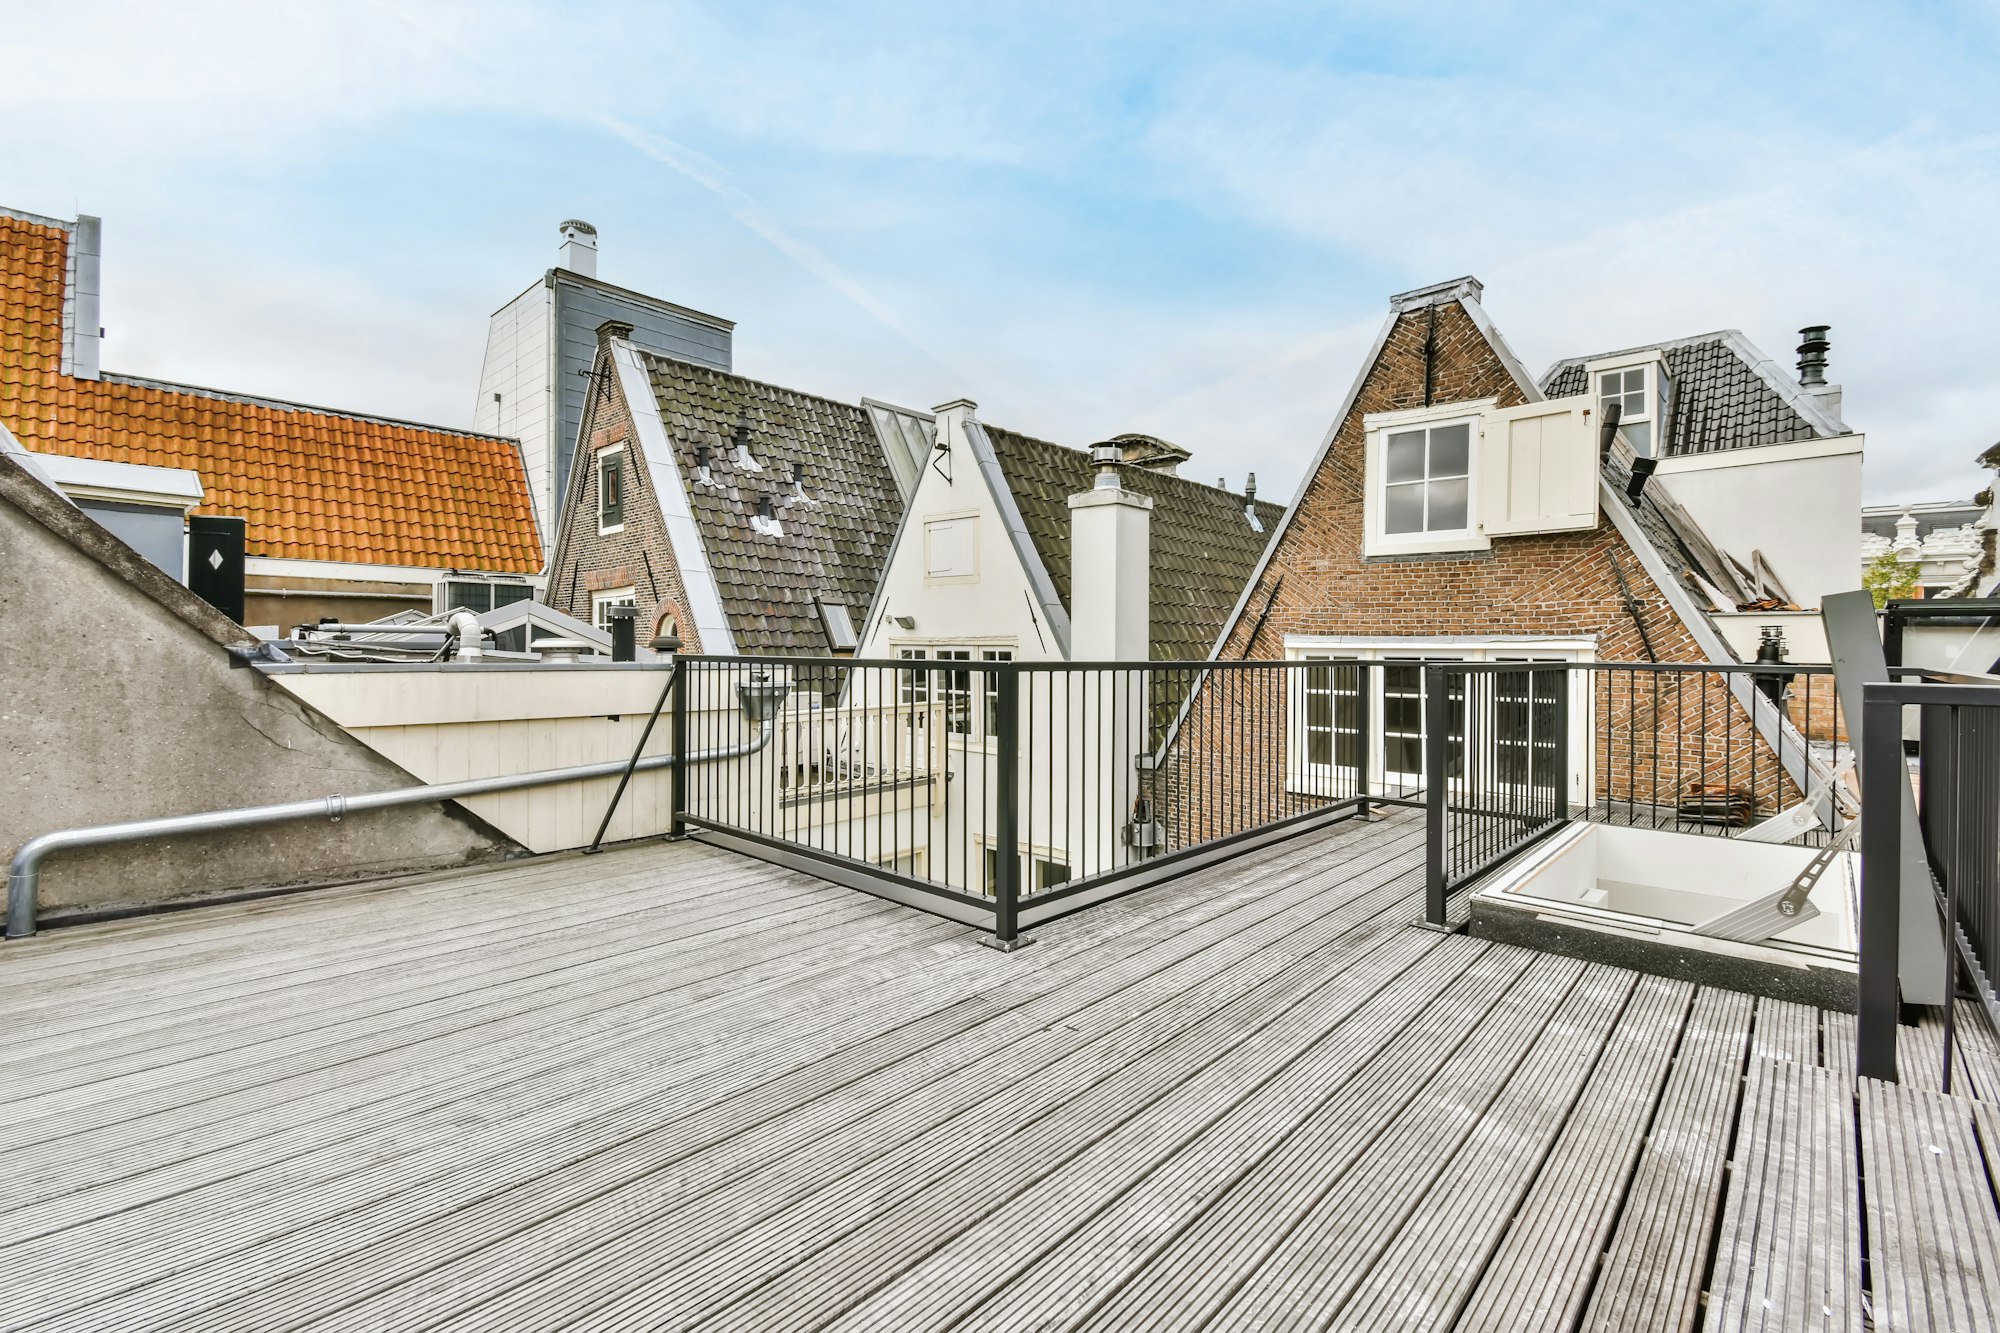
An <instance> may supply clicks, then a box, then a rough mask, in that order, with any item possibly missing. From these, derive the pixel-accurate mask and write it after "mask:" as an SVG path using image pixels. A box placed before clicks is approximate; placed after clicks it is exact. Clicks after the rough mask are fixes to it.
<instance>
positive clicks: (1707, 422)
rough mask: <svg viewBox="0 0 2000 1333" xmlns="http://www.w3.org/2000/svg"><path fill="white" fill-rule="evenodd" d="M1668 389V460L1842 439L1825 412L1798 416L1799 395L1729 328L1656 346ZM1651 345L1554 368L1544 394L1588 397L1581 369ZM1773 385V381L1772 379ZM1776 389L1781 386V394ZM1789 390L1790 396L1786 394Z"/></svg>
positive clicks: (1544, 379) (1582, 358) (1569, 361)
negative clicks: (1670, 388)
mask: <svg viewBox="0 0 2000 1333" xmlns="http://www.w3.org/2000/svg"><path fill="white" fill-rule="evenodd" d="M1654 346H1656V347H1657V348H1658V350H1659V352H1660V355H1661V359H1662V360H1663V361H1664V362H1665V363H1666V368H1667V376H1668V378H1669V379H1670V380H1671V381H1672V383H1673V403H1672V407H1671V409H1670V410H1671V414H1672V417H1673V420H1672V421H1671V422H1669V423H1668V427H1667V430H1666V432H1665V440H1666V448H1665V450H1664V451H1663V453H1664V455H1665V456H1668V457H1672V456H1674V455H1676V454H1700V453H1712V452H1715V451H1717V450H1721V449H1747V448H1750V447H1752V446H1754V445H1760V444H1784V443H1786V442H1788V441H1791V440H1811V439H1819V438H1824V437H1828V436H1832V435H1837V434H1840V433H1841V432H1840V431H1838V430H1831V429H1827V428H1826V427H1827V426H1838V425H1839V424H1840V423H1839V422H1837V421H1834V420H1832V419H1831V418H1830V417H1828V416H1826V414H1824V413H1823V412H1822V413H1819V419H1818V420H1815V419H1813V416H1812V415H1811V414H1812V413H1813V412H1814V410H1815V409H1814V408H1812V407H1810V406H1808V407H1807V408H1806V409H1805V410H1803V411H1802V410H1801V409H1800V407H1799V406H1798V405H1797V400H1799V399H1802V398H1803V397H1804V395H1803V393H1802V392H1801V391H1798V390H1797V389H1796V386H1793V385H1791V383H1790V381H1789V380H1788V379H1786V378H1785V377H1784V374H1783V372H1782V371H1778V370H1777V369H1776V368H1775V367H1774V366H1773V365H1772V363H1771V361H1770V359H1769V358H1767V357H1765V356H1764V355H1763V353H1761V352H1759V351H1758V350H1757V348H1756V347H1755V346H1754V345H1753V344H1752V343H1751V342H1750V341H1749V340H1748V339H1747V338H1745V337H1744V336H1743V335H1742V334H1740V333H1738V332H1736V331H1735V330H1734V329H1725V330H1722V331H1721V332H1717V333H1703V334H1699V335H1697V336H1695V337H1692V338H1680V339H1676V340H1675V341H1673V342H1666V343H1658V344H1655V345H1654ZM1651 350H1653V348H1652V347H1628V348H1625V349H1622V350H1621V351H1617V352H1599V353H1597V354H1596V355H1593V356H1578V357H1570V358H1567V359H1565V360H1562V361H1558V362H1556V364H1555V365H1553V366H1551V367H1550V368H1549V371H1548V373H1547V374H1546V375H1544V376H1542V392H1543V393H1545V394H1547V395H1548V396H1549V397H1551V398H1567V397H1569V396H1571V395H1573V394H1579V393H1587V392H1589V391H1590V388H1591V386H1590V381H1589V377H1588V376H1587V374H1586V373H1585V369H1584V368H1585V366H1586V364H1587V363H1589V362H1591V361H1598V360H1602V359H1604V358H1606V357H1612V356H1623V355H1625V354H1626V353H1628V352H1644V351H1651ZM1774 379H1775V380H1777V381H1778V383H1774V382H1773V381H1774ZM1779 384H1783V385H1784V386H1785V388H1783V389H1781V388H1780V387H1779ZM1786 390H1791V392H1789V393H1788V392H1787V391H1786Z"/></svg>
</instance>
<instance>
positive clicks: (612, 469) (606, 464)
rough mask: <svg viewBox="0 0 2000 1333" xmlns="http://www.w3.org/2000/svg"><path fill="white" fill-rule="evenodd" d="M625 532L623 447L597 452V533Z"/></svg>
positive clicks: (607, 534) (605, 534) (616, 446)
mask: <svg viewBox="0 0 2000 1333" xmlns="http://www.w3.org/2000/svg"><path fill="white" fill-rule="evenodd" d="M624 530H625V446H623V445H619V444H614V445H612V446H611V447H610V448H608V449H600V450H598V451H597V531H598V534H599V535H600V536H609V535H610V534H611V533H614V532H623V531H624Z"/></svg>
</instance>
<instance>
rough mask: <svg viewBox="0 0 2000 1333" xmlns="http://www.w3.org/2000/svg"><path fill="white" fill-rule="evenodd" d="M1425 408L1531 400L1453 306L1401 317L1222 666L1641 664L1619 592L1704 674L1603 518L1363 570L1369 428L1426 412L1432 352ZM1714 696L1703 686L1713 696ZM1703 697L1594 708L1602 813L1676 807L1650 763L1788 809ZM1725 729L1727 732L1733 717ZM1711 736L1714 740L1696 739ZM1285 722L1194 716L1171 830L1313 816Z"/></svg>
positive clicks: (1642, 651) (1723, 710) (1750, 746)
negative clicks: (1751, 789)
mask: <svg viewBox="0 0 2000 1333" xmlns="http://www.w3.org/2000/svg"><path fill="white" fill-rule="evenodd" d="M1427 342H1432V343H1433V345H1434V346H1435V349H1436V351H1435V358H1434V360H1433V361H1432V364H1431V366H1430V382H1431V386H1432V397H1431V401H1432V402H1434V403H1449V402H1458V401H1469V400H1474V399H1479V398H1489V397H1490V398H1497V399H1499V401H1500V404H1501V405H1502V406H1512V405H1515V404H1518V403H1521V402H1523V401H1525V398H1526V396H1525V395H1524V394H1523V393H1522V391H1521V389H1520V386H1519V385H1518V384H1516V382H1515V381H1514V378H1513V376H1512V375H1511V374H1510V373H1509V372H1508V370H1507V367H1506V365H1505V363H1504V362H1503V361H1502V360H1501V358H1500V356H1499V355H1498V354H1497V353H1496V352H1495V350H1494V349H1493V347H1492V346H1491V345H1490V344H1489V343H1488V342H1487V340H1486V338H1485V336H1484V334H1482V333H1481V331H1480V329H1479V326H1478V325H1477V324H1476V323H1475V322H1474V321H1473V319H1472V318H1471V316H1470V315H1468V314H1467V313H1466V311H1465V309H1464V307H1463V306H1461V305H1460V304H1459V303H1458V302H1457V301H1448V302H1445V303H1443V304H1440V305H1436V306H1432V307H1424V308H1419V309H1415V310H1410V311H1406V312H1404V313H1403V314H1401V315H1400V316H1399V317H1398V318H1397V319H1396V322H1395V324H1394V326H1393V327H1392V328H1391V329H1390V332H1389V335H1388V337H1387V340H1386V341H1385V343H1384V345H1383V348H1382V352H1381V354H1380V356H1379V357H1378V358H1377V359H1376V362H1375V364H1374V366H1373V367H1372V368H1371V369H1370V371H1369V372H1368V375H1367V377H1366V379H1365V381H1364V382H1363V384H1362V385H1361V388H1360V390H1359V392H1358V393H1357V395H1356V398H1355V402H1354V405H1353V407H1352V409H1351V410H1350V411H1349V413H1348V415H1347V418H1346V419H1345V420H1344V421H1342V422H1341V423H1340V426H1339V428H1338V430H1337V432H1336V433H1335V435H1334V438H1333V442H1332V445H1331V447H1330V448H1329V449H1328V451H1327V455H1326V458H1325V459H1324V461H1323V462H1322V464H1321V466H1320V468H1319V471H1318V472H1317V473H1316V474H1315V475H1314V476H1313V477H1312V478H1311V480H1310V483H1309V485H1308V486H1307V488H1306V490H1305V492H1304V494H1303V496H1302V497H1301V499H1300V502H1299V505H1298V509H1297V512H1296V513H1294V514H1293V516H1292V518H1291V521H1290V524H1289V526H1288V527H1287V528H1286V530H1285V532H1284V535H1283V537H1282V538H1281V539H1280V542H1279V545H1278V547H1277V548H1276V550H1274V552H1273V553H1272V557H1271V560H1270V563H1269V565H1268V566H1267V568H1266V569H1265V570H1264V572H1263V574H1262V576H1261V578H1260V579H1259V581H1258V584H1257V586H1256V587H1254V588H1253V589H1252V590H1251V595H1250V597H1249V598H1248V600H1247V601H1246V603H1245V611H1244V614H1243V615H1242V617H1241V618H1240V619H1239V621H1238V622H1237V624H1236V625H1235V626H1234V627H1233V629H1232V631H1231V632H1230V634H1229V637H1228V639H1227V641H1226V643H1225V645H1224V648H1223V651H1222V653H1221V656H1223V657H1225V658H1249V659H1257V658H1266V659H1277V658H1282V657H1283V656H1284V640H1285V636H1286V635H1287V634H1340V635H1360V636H1371V637H1373V636H1380V637H1385V638H1389V637H1406V636H1420V635H1435V636H1446V635H1475V634H1528V635H1564V636H1578V635H1594V636H1596V639H1597V645H1598V646H1597V656H1598V659H1599V660H1600V661H1613V662H1641V661H1646V660H1648V657H1649V653H1648V651H1647V648H1646V644H1645V642H1644V639H1642V636H1641V634H1640V631H1639V627H1638V625H1637V624H1636V623H1635V621H1634V618H1633V616H1632V614H1631V612H1630V610H1628V608H1627V606H1626V600H1625V596H1624V591H1623V590H1622V589H1621V588H1620V586H1619V574H1620V573H1621V572H1622V574H1623V576H1624V580H1625V583H1626V586H1627V587H1629V588H1630V590H1631V593H1632V596H1633V599H1634V600H1635V601H1636V602H1637V603H1638V607H1639V614H1640V616H1641V617H1642V618H1643V620H1644V622H1645V628H1646V636H1647V637H1649V638H1650V640H1651V644H1652V653H1651V654H1650V656H1652V657H1653V658H1654V659H1656V660H1659V661H1663V662H1682V663H1699V662H1703V661H1705V657H1704V654H1703V653H1702V651H1701V649H1700V647H1699V646H1698V645H1697V644H1696V642H1695V640H1694V638H1693V636H1692V635H1691V634H1690V633H1689V632H1688V630H1687V628H1686V627H1685V626H1684V625H1683V624H1682V622H1681V620H1680V618H1679V616H1678V615H1677V614H1676V613H1675V612H1674V611H1673V609H1672V608H1671V606H1670V605H1669V603H1668V601H1667V598H1666V595H1665V593H1664V592H1663V591H1662V590H1661V589H1660V588H1659V587H1658V586H1656V585H1655V584H1654V583H1653V582H1652V580H1651V579H1650V578H1649V577H1648V575H1647V573H1646V571H1645V568H1644V566H1643V565H1642V564H1641V563H1640V561H1639V558H1638V557H1637V555H1635V554H1634V552H1633V551H1632V549H1631V548H1630V547H1629V546H1628V545H1627V543H1626V542H1625V540H1624V538H1623V537H1622V536H1620V534H1619V532H1618V530H1617V528H1616V527H1615V526H1614V525H1613V524H1612V523H1611V521H1610V519H1609V518H1608V517H1607V518H1605V519H1602V520H1600V522H1599V523H1598V526H1597V528H1596V529H1595V530H1593V531H1590V532H1569V533H1546V534H1535V535H1529V536H1521V537H1499V538H1495V539H1494V542H1493V547H1492V549H1491V550H1490V551H1482V552H1474V553H1462V554H1441V555H1426V556H1417V557H1410V556H1403V557H1391V558H1382V557H1376V558H1372V559H1371V558H1368V557H1365V556H1364V555H1363V554H1362V541H1363V504H1364V501H1365V494H1364V476H1365V465H1364V448H1365V436H1366V431H1365V429H1364V426H1363V417H1364V416H1365V415H1366V414H1368V413H1371V412H1388V411H1395V410H1400V409H1406V408H1413V407H1422V406H1424V405H1425V378H1426V377H1425V370H1426V365H1425V362H1426V344H1427ZM1703 682H1705V683H1703ZM1704 692H1706V693H1707V694H1708V695H1709V696H1712V697H1711V698H1710V703H1711V704H1712V705H1713V706H1712V708H1711V709H1710V710H1709V711H1708V712H1707V713H1703V712H1702V710H1701V709H1699V708H1697V707H1693V706H1692V705H1691V706H1690V707H1689V708H1688V709H1686V710H1684V711H1681V712H1676V713H1672V714H1668V713H1666V712H1664V711H1657V712H1656V711H1655V710H1654V708H1653V706H1652V700H1651V697H1650V694H1649V693H1644V692H1642V696H1643V697H1642V696H1634V697H1629V698H1628V697H1623V696H1620V695H1619V694H1618V693H1617V692H1616V691H1609V692H1606V693H1605V694H1604V695H1603V697H1602V698H1601V702H1602V705H1603V708H1604V712H1603V713H1602V714H1601V715H1598V716H1595V717H1594V718H1593V719H1592V722H1593V724H1594V728H1595V729H1597V730H1600V731H1601V732H1602V733H1603V739H1602V741H1601V743H1600V744H1599V746H1598V768H1597V781H1598V786H1599V791H1598V792H1597V793H1596V795H1597V796H1598V797H1599V798H1602V797H1604V796H1606V795H1609V796H1610V797H1611V798H1612V799H1614V800H1649V801H1650V800H1668V799H1671V797H1672V796H1673V793H1672V792H1671V791H1669V790H1667V789H1666V787H1667V784H1665V783H1662V782H1660V781H1658V780H1657V778H1656V774H1657V773H1658V767H1657V758H1658V752H1659V751H1661V750H1665V751H1667V752H1670V753H1677V754H1678V755H1679V756H1680V757H1681V759H1682V760H1683V763H1682V765H1681V767H1679V768H1677V769H1674V770H1672V775H1673V778H1674V779H1675V780H1678V781H1680V782H1681V783H1682V784H1683V785H1684V784H1685V783H1686V782H1687V781H1693V780H1701V779H1703V778H1708V779H1710V780H1717V781H1720V780H1722V778H1723V776H1724V774H1725V773H1726V774H1727V775H1728V777H1729V779H1730V780H1731V781H1732V782H1735V781H1737V780H1738V779H1739V777H1741V776H1743V775H1748V774H1750V773H1751V772H1753V771H1754V772H1755V773H1756V774H1757V775H1758V778H1759V781H1758V784H1757V785H1758V792H1757V797H1758V803H1759V805H1760V807H1762V808H1764V809H1765V810H1766V811H1768V809H1770V808H1773V807H1774V806H1775V805H1776V804H1777V803H1779V802H1781V801H1785V800H1790V799H1795V798H1796V789H1795V788H1793V787H1792V786H1791V785H1790V783H1789V780H1788V779H1784V778H1782V777H1781V776H1778V775H1779V773H1780V769H1779V765H1778V764H1777V762H1776V757H1775V756H1774V755H1773V754H1772V753H1771V752H1770V751H1769V750H1768V749H1767V748H1765V747H1764V746H1763V744H1762V742H1761V740H1760V739H1758V737H1757V736H1756V734H1755V732H1754V729H1753V728H1752V727H1751V726H1750V723H1749V718H1748V716H1747V714H1745V713H1744V712H1743V711H1742V710H1741V708H1740V706H1738V705H1736V704H1734V703H1733V702H1731V701H1729V700H1728V698H1727V695H1726V691H1725V690H1724V689H1723V687H1722V685H1721V683H1720V681H1719V678H1715V677H1703V678H1701V681H1698V682H1691V683H1688V684H1686V685H1683V686H1682V687H1681V694H1682V698H1683V700H1687V701H1692V700H1694V699H1696V698H1698V697H1702V696H1703V694H1704ZM1725 718H1727V723H1726V725H1725V722H1724V719H1725ZM1704 727H1706V728H1708V730H1706V731H1704V730H1703V728H1704ZM1284 744H1285V735H1284V725H1283V710H1282V709H1281V710H1279V711H1278V712H1277V714H1276V715H1275V716H1273V715H1272V714H1271V713H1270V712H1269V711H1268V710H1266V711H1265V712H1264V714H1263V720H1262V722H1261V723H1258V722H1255V721H1253V720H1251V719H1250V718H1248V717H1246V716H1245V715H1244V714H1243V712H1242V711H1241V710H1232V709H1230V708H1228V707H1226V706H1222V705H1221V704H1219V703H1218V704H1216V705H1214V706H1208V707H1204V706H1201V705H1200V704H1197V706H1195V707H1193V708H1192V709H1191V710H1190V716H1189V719H1188V722H1187V724H1186V725H1185V726H1184V727H1183V728H1182V731H1181V734H1180V737H1179V739H1178V740H1177V743H1176V750H1177V751H1178V752H1177V753H1174V754H1170V755H1169V756H1168V760H1167V764H1166V767H1165V770H1164V771H1163V773H1162V774H1161V775H1160V777H1159V779H1158V780H1157V785H1156V787H1155V792H1156V794H1157V795H1158V797H1159V798H1160V800H1161V803H1162V805H1163V807H1164V808H1165V810H1166V812H1167V813H1168V814H1169V815H1170V817H1171V818H1174V819H1178V820H1180V821H1182V822H1183V824H1184V825H1185V826H1186V828H1187V829H1188V831H1189V833H1190V834H1197V833H1199V834H1203V835H1206V836H1215V835H1218V834H1222V833H1228V832H1234V831H1238V830H1240V829H1242V828H1246V827H1253V826H1255V825H1256V824H1257V823H1258V822H1261V821H1263V820H1264V819H1265V818H1266V817H1267V816H1268V815H1269V814H1270V813H1271V812H1272V811H1273V810H1277V811H1278V812H1280V813H1289V812H1292V811H1295V810H1297V809H1302V808H1306V806H1307V805H1309V804H1310V803H1311V802H1310V801H1309V800H1301V799H1300V798H1295V797H1284V796H1282V795H1280V794H1277V793H1274V791H1273V790H1272V786H1271V781H1272V780H1271V774H1273V773H1277V774H1280V775H1282V774H1283V772H1284V757H1283V749H1284Z"/></svg>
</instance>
